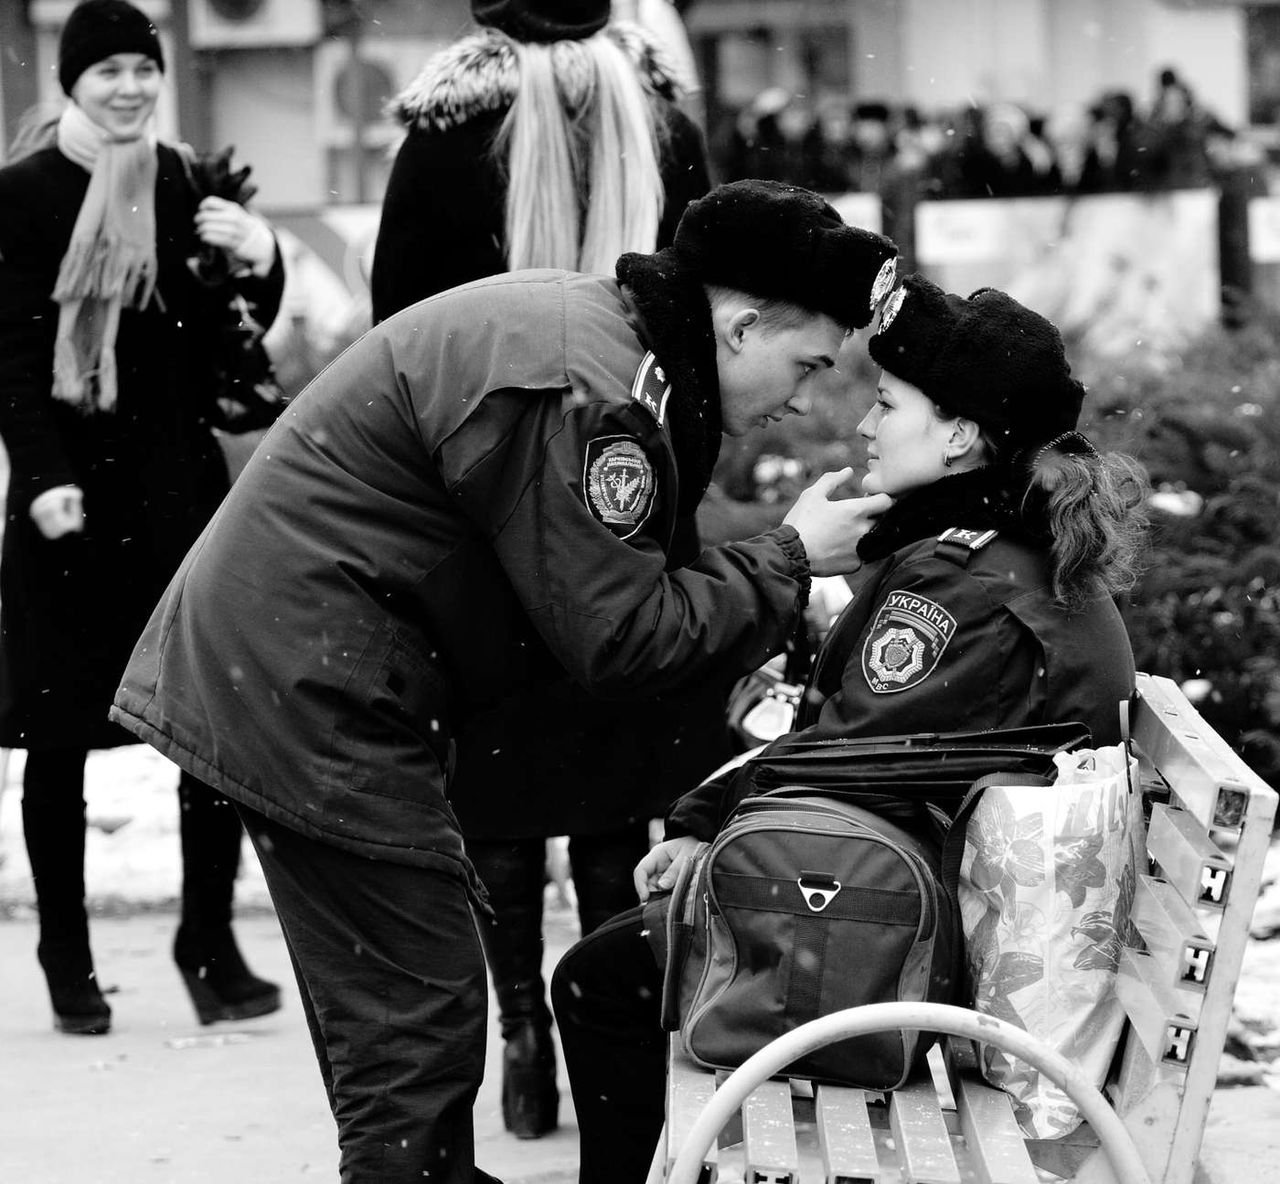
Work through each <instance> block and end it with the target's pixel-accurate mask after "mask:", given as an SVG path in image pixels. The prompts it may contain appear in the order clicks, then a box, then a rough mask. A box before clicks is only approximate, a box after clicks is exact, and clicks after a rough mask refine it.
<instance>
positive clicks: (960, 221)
mask: <svg viewBox="0 0 1280 1184" xmlns="http://www.w3.org/2000/svg"><path fill="white" fill-rule="evenodd" d="M915 228H916V260H917V264H918V266H919V267H920V270H921V271H923V272H924V273H925V274H926V275H928V276H929V278H930V279H932V280H933V281H934V282H935V283H937V284H939V285H940V286H941V287H943V288H945V289H946V290H947V291H949V292H958V293H960V294H962V295H967V294H968V293H969V292H972V291H973V290H974V289H975V288H981V287H986V286H990V287H994V288H1000V289H1002V290H1003V291H1006V292H1008V293H1009V294H1010V295H1011V296H1013V297H1014V298H1015V299H1016V300H1020V301H1021V302H1022V303H1023V304H1026V305H1027V306H1028V307H1030V308H1033V309H1035V310H1036V311H1037V312H1038V313H1040V314H1041V315H1043V316H1046V317H1048V318H1049V319H1050V320H1051V321H1053V322H1054V324H1056V325H1057V326H1058V328H1059V329H1061V330H1062V332H1063V334H1064V335H1065V336H1067V337H1069V338H1074V339H1077V340H1079V341H1080V342H1081V344H1082V345H1084V346H1085V347H1086V348H1087V349H1090V350H1092V351H1096V352H1098V353H1101V354H1103V355H1108V356H1116V355H1118V354H1123V353H1127V352H1129V351H1130V350H1132V349H1135V348H1142V349H1155V350H1164V349H1177V348H1179V347H1181V346H1183V345H1185V344H1186V342H1187V341H1188V340H1189V339H1191V338H1193V337H1195V336H1196V335H1197V334H1198V333H1200V332H1201V331H1202V330H1203V329H1205V328H1206V327H1207V326H1209V325H1210V324H1212V323H1213V322H1214V321H1216V320H1217V318H1218V315H1219V310H1220V301H1219V290H1220V280H1219V271H1218V194H1217V192H1216V191H1215V190H1209V189H1189V190H1179V191H1176V192H1171V193H1156V194H1141V195H1139V194H1128V193H1117V194H1100V195H1097V196H1090V197H1078V198H1067V197H1037V198H1011V199H990V200H978V201H936V202H935V201H925V202H921V203H920V204H919V205H917V206H916V212H915Z"/></svg>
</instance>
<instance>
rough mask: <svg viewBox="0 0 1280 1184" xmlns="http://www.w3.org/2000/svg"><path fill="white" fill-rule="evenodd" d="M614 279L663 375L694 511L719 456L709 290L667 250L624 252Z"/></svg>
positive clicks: (684, 493)
mask: <svg viewBox="0 0 1280 1184" xmlns="http://www.w3.org/2000/svg"><path fill="white" fill-rule="evenodd" d="M618 280H619V282H620V283H621V284H622V285H623V294H624V295H625V296H626V298H627V299H628V301H629V302H630V304H631V307H632V308H633V309H634V310H635V314H636V316H635V319H636V321H638V324H637V325H636V330H637V332H638V334H639V336H640V339H641V341H643V342H644V344H645V346H646V347H647V348H649V349H651V350H653V353H654V356H655V357H656V358H657V359H658V361H659V362H660V363H661V365H662V367H663V369H664V370H665V371H666V372H667V377H668V379H669V380H670V382H671V397H670V399H669V400H668V402H667V418H668V420H669V421H670V423H671V442H672V447H673V448H674V449H675V453H676V465H677V467H678V469H679V471H680V511H681V513H686V514H691V513H693V511H694V510H695V509H696V508H697V505H698V503H699V502H700V501H701V500H702V495H703V494H705V493H706V492H707V486H708V485H710V484H711V473H712V470H713V469H714V468H715V464H716V461H717V460H718V459H719V456H720V376H719V372H718V371H717V369H716V342H715V334H714V333H713V331H712V326H711V305H710V304H709V303H708V302H707V293H706V289H705V288H703V286H702V284H701V282H700V281H698V280H697V279H695V278H694V277H693V276H691V275H689V274H688V273H687V272H686V271H685V270H684V269H683V268H682V267H681V266H680V265H679V264H678V263H677V262H676V261H675V260H674V259H673V258H672V257H671V252H669V251H660V252H658V254H656V255H640V254H635V253H628V254H626V255H623V256H622V257H621V258H620V259H619V260H618Z"/></svg>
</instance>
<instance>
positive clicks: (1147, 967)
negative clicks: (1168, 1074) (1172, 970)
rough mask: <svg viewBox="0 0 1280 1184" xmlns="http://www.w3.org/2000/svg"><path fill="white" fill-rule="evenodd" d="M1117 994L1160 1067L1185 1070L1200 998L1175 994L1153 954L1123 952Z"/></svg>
mask: <svg viewBox="0 0 1280 1184" xmlns="http://www.w3.org/2000/svg"><path fill="white" fill-rule="evenodd" d="M1118 970H1119V973H1118V975H1117V976H1116V995H1117V997H1118V998H1119V999H1120V1003H1121V1005H1122V1006H1123V1007H1124V1010H1125V1014H1126V1015H1128V1017H1129V1022H1130V1023H1131V1024H1132V1025H1133V1031H1134V1032H1135V1033H1136V1034H1137V1036H1138V1039H1139V1040H1140V1041H1141V1042H1142V1046H1143V1048H1145V1049H1146V1050H1147V1053H1148V1055H1149V1056H1150V1057H1151V1059H1152V1060H1153V1061H1154V1062H1155V1063H1156V1064H1158V1065H1164V1066H1172V1067H1175V1068H1179V1067H1180V1068H1185V1067H1186V1065H1187V1062H1188V1061H1190V1059H1191V1052H1192V1049H1193V1048H1194V1047H1195V1038H1196V1029H1197V1027H1198V1022H1197V1019H1196V1017H1195V1016H1194V1015H1193V1014H1192V1010H1193V1008H1194V1007H1195V1006H1196V1005H1198V1003H1199V999H1200V997H1199V996H1196V995H1192V994H1190V993H1188V992H1186V991H1175V990H1174V989H1173V988H1172V987H1169V986H1168V985H1167V983H1166V981H1165V976H1163V975H1162V974H1161V971H1160V968H1159V963H1158V961H1157V959H1156V958H1154V957H1153V956H1152V955H1150V954H1147V953H1144V952H1142V951H1140V950H1130V949H1122V950H1121V951H1120V965H1119V967H1118Z"/></svg>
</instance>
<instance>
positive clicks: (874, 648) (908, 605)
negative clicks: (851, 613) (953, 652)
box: [862, 592, 956, 695]
mask: <svg viewBox="0 0 1280 1184" xmlns="http://www.w3.org/2000/svg"><path fill="white" fill-rule="evenodd" d="M955 631H956V619H955V617H953V616H952V615H951V614H950V613H949V612H947V610H946V609H945V608H943V607H942V605H940V604H938V603H937V602H936V601H933V600H929V599H928V598H927V597H924V596H916V595H915V594H914V593H911V592H890V593H889V596H888V599H886V600H885V602H884V604H882V605H881V606H880V611H879V612H878V613H876V618H875V620H874V621H873V622H872V625H871V631H870V632H869V633H868V634H867V640H866V643H865V644H864V645H863V647H862V674H863V677H865V678H866V680H867V686H869V687H870V688H871V689H872V690H873V691H874V692H875V693H876V694H877V695H891V694H893V693H895V692H896V691H905V690H907V689H908V688H909V687H913V686H916V685H918V684H919V683H922V682H924V680H925V679H926V678H928V677H929V675H931V674H932V673H933V672H934V669H935V668H936V667H937V665H938V659H939V658H941V657H942V652H943V650H945V649H946V648H947V642H949V641H950V640H951V638H952V636H953V635H954V634H955Z"/></svg>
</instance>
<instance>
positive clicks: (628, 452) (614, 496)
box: [582, 436, 654, 539]
mask: <svg viewBox="0 0 1280 1184" xmlns="http://www.w3.org/2000/svg"><path fill="white" fill-rule="evenodd" d="M653 492H654V474H653V462H652V461H650V460H649V457H648V455H647V454H646V453H645V450H644V449H643V448H641V447H640V445H639V444H638V443H637V442H636V441H635V440H633V439H632V438H631V437H630V436H597V437H596V438H595V439H594V440H592V441H591V442H590V443H589V444H588V445H587V453H586V457H585V458H584V460H583V463H582V500H583V501H584V502H585V503H586V505H587V509H588V510H590V511H591V513H592V516H593V517H595V518H596V519H597V520H598V521H600V522H602V523H604V525H605V526H607V527H608V528H609V529H610V530H612V531H613V532H614V533H615V534H616V535H617V536H618V537H619V538H623V539H627V538H630V537H631V536H632V535H633V534H635V532H636V531H637V530H639V529H640V527H641V525H643V523H644V520H645V519H646V518H648V516H649V511H650V510H651V509H652V508H653Z"/></svg>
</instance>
